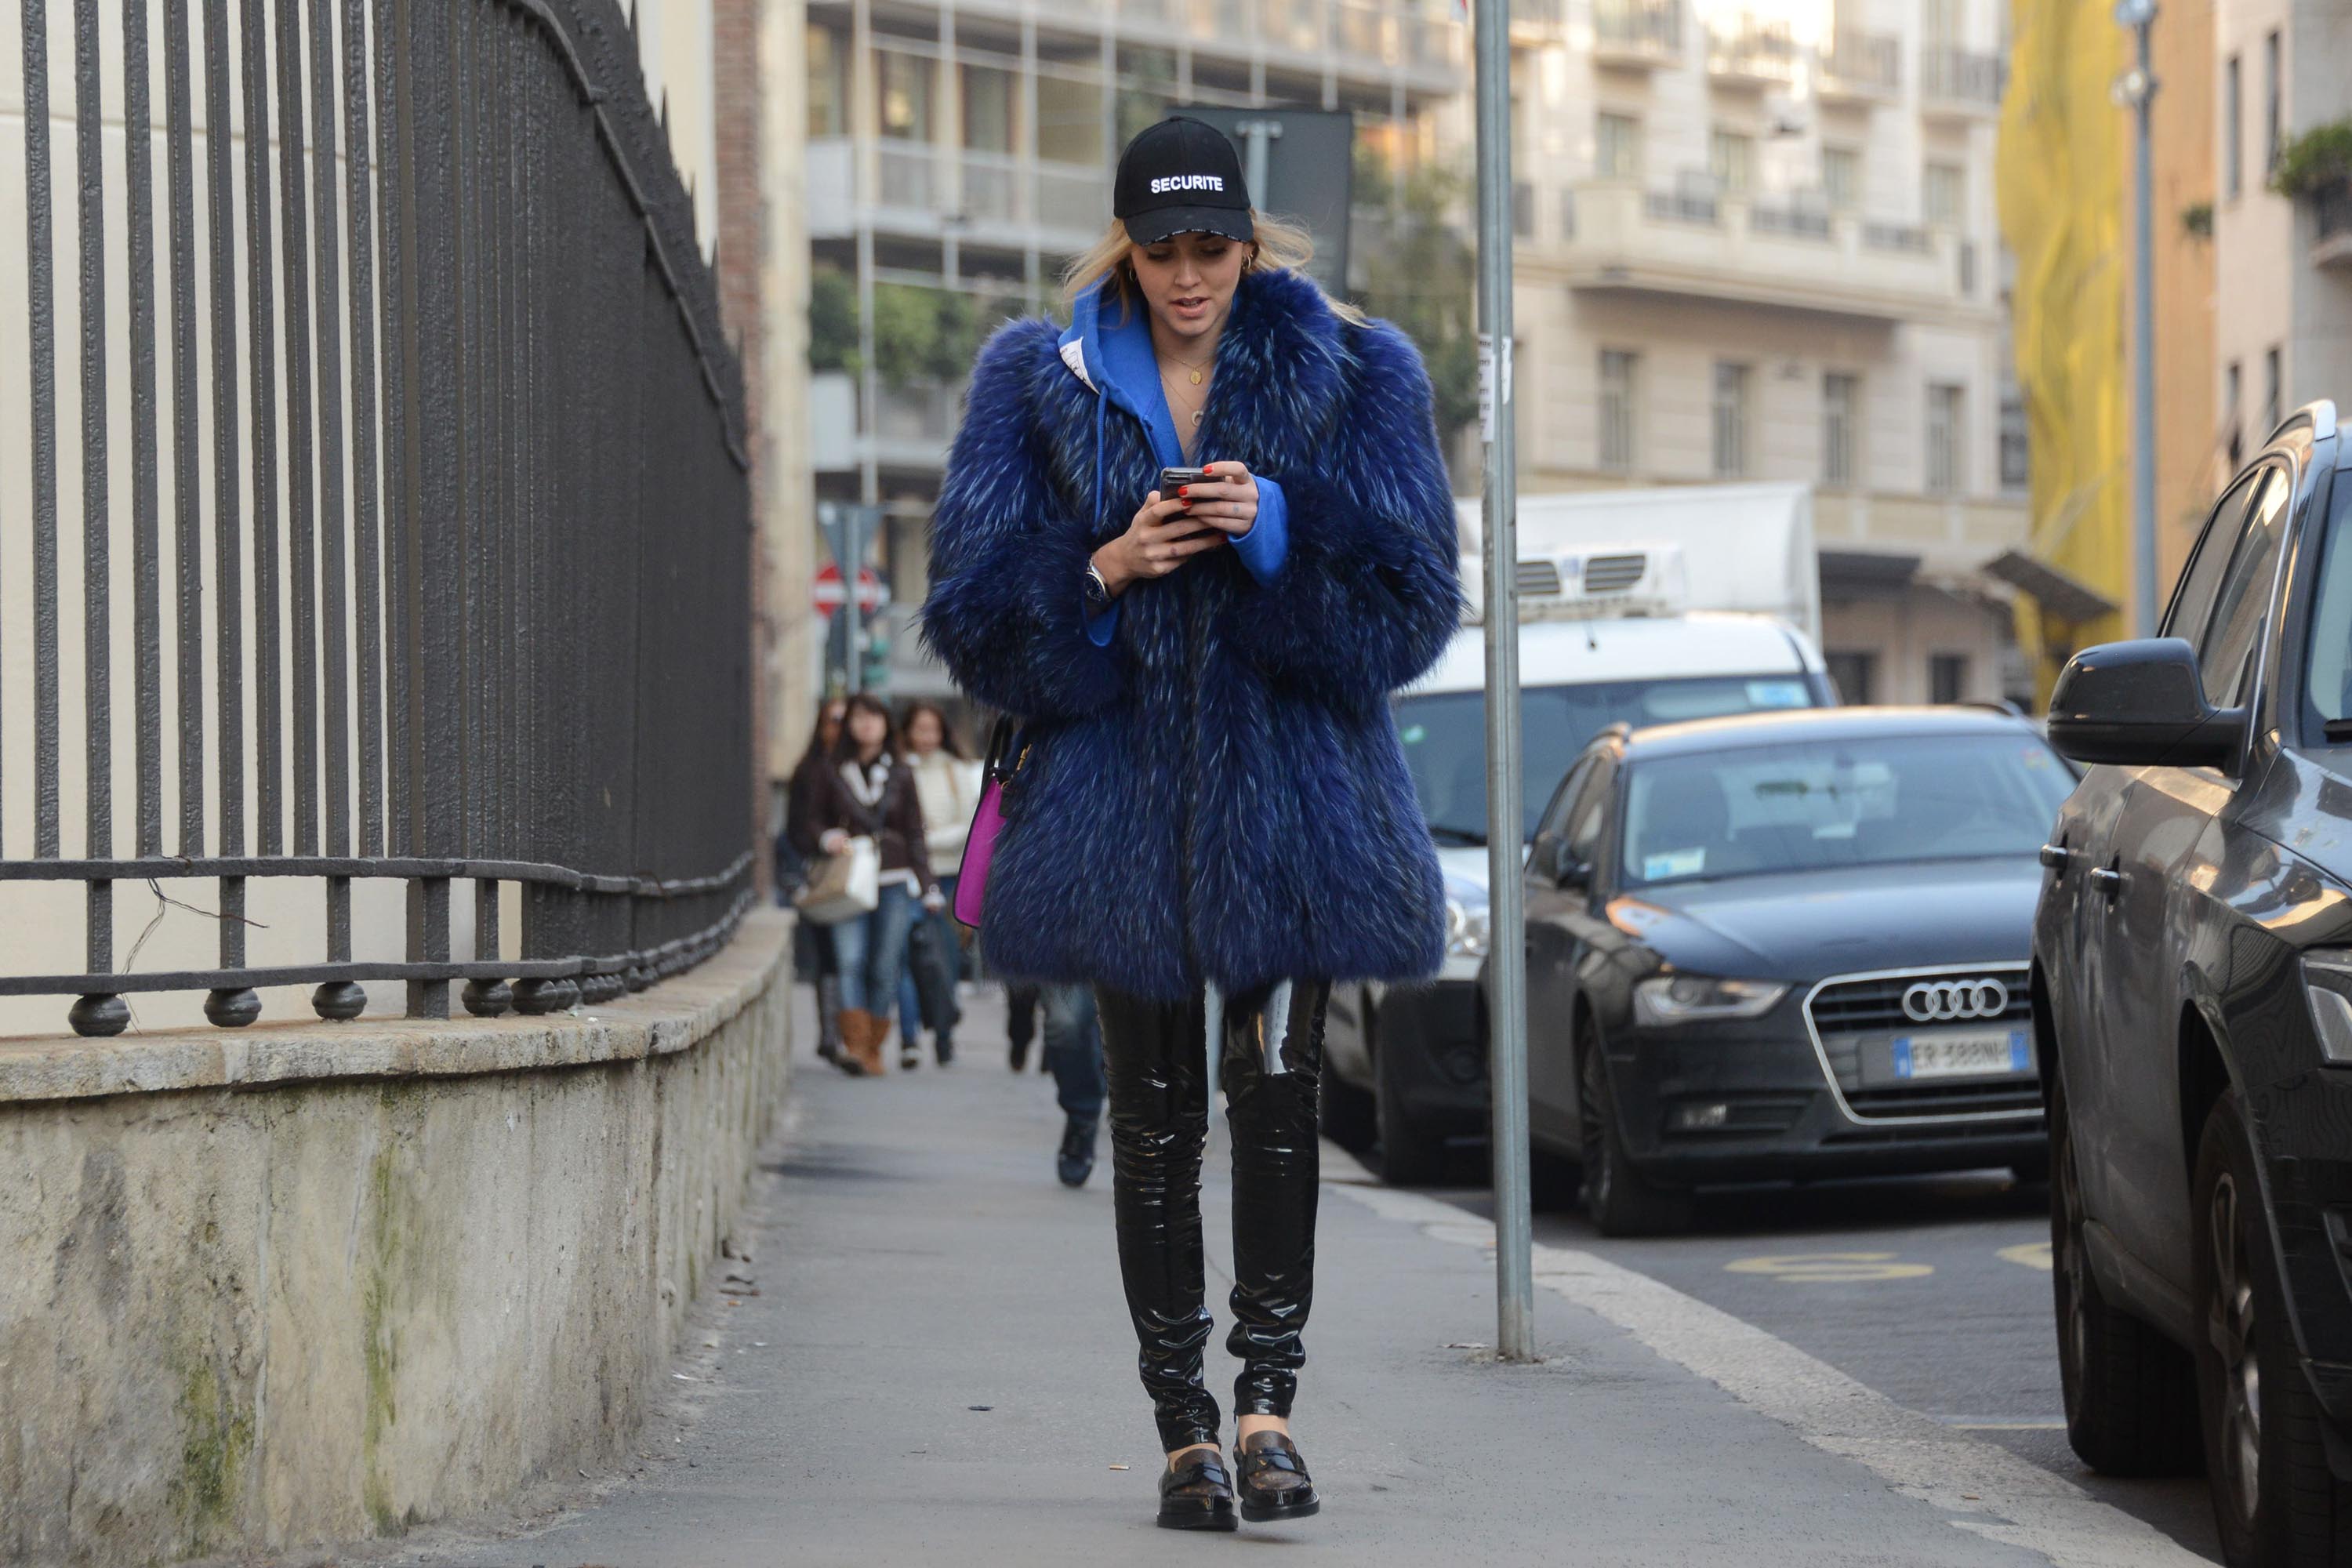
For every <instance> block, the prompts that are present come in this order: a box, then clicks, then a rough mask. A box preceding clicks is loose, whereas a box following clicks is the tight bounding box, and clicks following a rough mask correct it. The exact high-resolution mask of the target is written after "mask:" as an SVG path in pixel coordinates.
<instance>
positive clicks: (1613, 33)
mask: <svg viewBox="0 0 2352 1568" xmlns="http://www.w3.org/2000/svg"><path fill="white" fill-rule="evenodd" d="M1682 58H1683V7H1682V0H1593V6H1592V63H1593V64H1594V65H1597V66H1618V67H1622V68H1627V69H1632V70H1654V69H1656V68H1659V67H1661V66H1672V65H1678V64H1680V63H1681V61H1682Z"/></svg>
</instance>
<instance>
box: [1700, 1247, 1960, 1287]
mask: <svg viewBox="0 0 2352 1568" xmlns="http://www.w3.org/2000/svg"><path fill="white" fill-rule="evenodd" d="M1723 1267H1724V1269H1725V1271H1726V1272H1727V1273H1731V1274H1762V1275H1766V1276H1768V1277H1769V1278H1771V1279H1780V1280H1785V1281H1787V1282H1788V1283H1790V1284H1791V1285H1851V1284H1855V1283H1858V1282H1860V1281H1863V1280H1869V1279H1921V1278H1923V1277H1925V1276H1927V1275H1929V1274H1933V1273H1934V1272H1935V1271H1936V1270H1935V1267H1934V1266H1933V1265H1932V1264H1927V1263H1898V1262H1896V1261H1895V1254H1893V1253H1891V1252H1789V1253H1783V1254H1780V1256H1778V1257H1774V1258H1740V1259H1739V1260H1738V1261H1737V1262H1735V1263H1727V1264H1725V1265H1724V1266H1723Z"/></svg>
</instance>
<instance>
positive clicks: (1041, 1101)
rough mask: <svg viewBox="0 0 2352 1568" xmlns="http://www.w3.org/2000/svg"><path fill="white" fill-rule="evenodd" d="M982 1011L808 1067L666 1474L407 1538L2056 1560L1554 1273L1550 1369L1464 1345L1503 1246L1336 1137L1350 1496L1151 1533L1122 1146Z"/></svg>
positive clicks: (1303, 1411)
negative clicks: (1127, 1304)
mask: <svg viewBox="0 0 2352 1568" xmlns="http://www.w3.org/2000/svg"><path fill="white" fill-rule="evenodd" d="M803 1005H805V1003H804V1002H803ZM974 1014H975V1016H974V1017H973V1018H972V1019H971V1021H970V1022H969V1024H968V1025H967V1026H966V1030H965V1031H964V1033H965V1040H966V1043H965V1047H964V1048H965V1056H964V1058H963V1059H961V1060H960V1061H959V1062H958V1063H957V1064H956V1066H955V1067H954V1068H951V1069H950V1070H948V1071H945V1072H941V1071H938V1070H936V1069H933V1068H928V1067H927V1068H924V1069H923V1070H921V1071H919V1072H917V1073H915V1074H912V1075H908V1076H904V1077H900V1076H896V1075H894V1076H892V1077H890V1078H888V1079H884V1080H882V1081H879V1082H866V1081H854V1080H851V1079H844V1078H841V1077H839V1076H837V1075H835V1074H834V1073H832V1072H830V1071H829V1070H825V1069H824V1068H822V1067H821V1066H816V1067H814V1068H813V1069H812V1070H803V1071H801V1072H799V1073H797V1074H796V1075H795V1078H796V1083H795V1093H796V1095H797V1096H798V1105H797V1110H796V1114H795V1115H794V1117H793V1121H792V1123H791V1125H790V1127H789V1129H788V1131H787V1133H786V1134H785V1137H784V1139H783V1141H782V1146H780V1147H779V1148H777V1149H776V1150H775V1151H773V1152H772V1157H771V1158H770V1159H769V1160H768V1161H767V1163H766V1166H765V1169H764V1170H763V1172H762V1173H761V1175H760V1176H759V1177H758V1178H756V1183H757V1187H756V1191H755V1194H754V1203H753V1205H752V1213H753V1215H754V1217H755V1221H756V1224H757V1225H758V1229H757V1232H756V1234H755V1236H754V1237H753V1238H752V1250H753V1252H754V1258H753V1261H752V1262H751V1264H749V1265H747V1266H745V1267H744V1268H742V1270H741V1272H742V1273H743V1274H745V1275H748V1276H750V1277H751V1278H752V1279H755V1280H756V1289H758V1291H759V1292H760V1293H759V1294H757V1295H746V1296H740V1297H739V1298H737V1299H735V1300H734V1302H733V1303H732V1304H723V1303H714V1304H713V1305H711V1306H710V1307H709V1308H708V1309H707V1310H705V1311H704V1313H703V1314H702V1321H703V1322H704V1323H705V1324H707V1325H708V1326H707V1328H705V1329H702V1330H698V1331H697V1333H696V1334H695V1336H694V1338H693V1340H692V1341H691V1343H692V1345H693V1346H694V1347H695V1348H694V1349H693V1351H692V1352H691V1353H690V1354H689V1355H688V1357H687V1358H686V1359H685V1360H683V1361H681V1363H680V1364H679V1366H678V1368H677V1375H678V1377H679V1378H680V1379H691V1380H693V1381H690V1382H689V1381H678V1382H677V1392H678V1394H679V1396H680V1397H679V1400H678V1404H677V1408H676V1409H675V1410H674V1411H672V1412H670V1413H669V1414H668V1415H667V1416H665V1417H664V1418H663V1419H660V1420H657V1421H656V1423H654V1424H653V1426H651V1427H649V1429H648V1432H647V1441H646V1444H645V1451H646V1458H645V1460H644V1461H643V1462H642V1464H641V1465H639V1466H637V1467H634V1468H633V1471H632V1473H630V1474H628V1475H625V1476H622V1477H617V1478H609V1479H604V1480H603V1481H601V1482H599V1483H598V1484H596V1485H594V1486H593V1488H583V1494H582V1495H581V1496H580V1497H578V1498H576V1499H573V1500H571V1501H570V1504H569V1505H568V1506H565V1507H562V1508H561V1509H560V1510H558V1511H556V1512H555V1513H554V1514H553V1515H552V1516H551V1517H548V1516H542V1517H541V1519H539V1520H535V1521H531V1522H530V1523H529V1524H527V1525H525V1524H521V1523H520V1521H518V1522H517V1523H516V1524H511V1525H509V1527H508V1529H507V1530H504V1531H499V1535H500V1536H503V1539H499V1538H492V1537H490V1536H487V1535H485V1534H482V1533H479V1532H476V1531H466V1532H457V1531H435V1532H433V1533H432V1536H431V1537H430V1538H426V1537H423V1536H420V1537H415V1538H412V1539H411V1541H410V1542H408V1543H406V1545H405V1546H404V1548H403V1549H402V1550H401V1552H400V1558H401V1560H402V1561H404V1562H425V1563H485V1564H512V1565H518V1568H520V1565H530V1564H543V1565H546V1568H558V1565H570V1564H583V1563H594V1564H612V1565H627V1568H637V1565H643V1564H667V1563H692V1564H723V1563H757V1564H773V1563H793V1564H803V1563H807V1564H866V1563H888V1564H897V1563H989V1564H993V1563H1073V1564H1078V1563H1083V1564H1089V1565H1091V1564H1099V1563H1114V1562H1116V1563H1129V1562H1148V1563H1163V1562H1164V1563H1179V1562H1181V1563H1197V1562H1202V1561H1205V1560H1207V1559H1209V1558H1211V1557H1213V1556H1215V1555H1216V1554H1218V1553H1220V1552H1234V1551H1244V1552H1246V1551H1251V1550H1262V1549H1265V1548H1266V1547H1269V1546H1279V1547H1281V1548H1282V1549H1283V1550H1284V1552H1285V1553H1286V1560H1296V1561H1301V1562H1306V1561H1315V1562H1327V1561H1328V1562H1334V1563H1337V1562H1341V1561H1345V1562H1348V1563H1432V1562H1438V1561H1442V1560H1444V1559H1452V1560H1454V1561H1457V1562H1466V1563H1575V1564H1588V1563H1589V1564H1637V1563H1638V1564H1682V1563H1730V1564H1739V1565H1742V1568H1748V1565H1758V1568H1762V1565H1771V1564H1791V1565H1794V1564H1803V1565H1804V1568H1831V1565H1833V1564H1860V1563H1903V1564H1954V1565H1959V1564H1971V1565H1976V1564H1982V1565H1992V1564H2027V1563H2044V1562H2045V1559H2044V1558H2042V1556H2041V1555H2039V1554H2037V1553H2034V1552H2027V1551H2023V1550H2020V1549H2019V1548H2016V1547H2013V1546H2009V1545H2004V1544H2001V1543H1999V1542H1994V1541H1990V1540H1987V1539H1985V1538H1984V1537H1983V1536H1981V1535H1979V1534H1976V1533H1970V1532H1966V1531H1960V1530H1958V1529H1955V1528H1953V1525H1952V1522H1951V1521H1952V1518H1953V1516H1952V1515H1950V1514H1948V1513H1946V1512H1945V1511H1944V1510H1941V1509H1938V1508H1937V1507H1934V1506H1932V1505H1930V1504H1928V1503H1927V1502H1924V1501H1919V1500H1915V1499H1914V1498H1911V1497H1906V1496H1904V1495H1901V1494H1898V1493H1896V1492H1895V1491H1893V1490H1891V1489H1889V1488H1888V1487H1887V1485H1886V1484H1885V1482H1884V1481H1883V1480H1882V1479H1880V1478H1879V1477H1877V1476H1876V1475H1874V1474H1873V1473H1872V1472H1871V1471H1869V1470H1868V1469H1865V1468H1864V1467H1863V1466H1861V1465H1859V1464H1855V1463H1853V1462H1851V1461H1849V1460H1846V1459H1843V1458H1834V1457H1832V1455H1830V1454H1827V1453H1824V1452H1822V1449H1820V1448H1819V1447H1813V1446H1811V1445H1809V1444H1808V1443H1806V1442H1805V1441H1804V1440H1802V1439H1801V1437H1799V1436H1797V1435H1796V1434H1795V1433H1793V1432H1791V1431H1790V1429H1789V1428H1788V1427H1786V1426H1782V1425H1780V1424H1779V1423H1778V1422H1775V1421H1773V1420H1771V1419H1769V1418H1768V1417H1766V1416H1764V1415H1759V1414H1757V1413H1756V1412H1755V1411H1754V1410H1752V1409H1749V1408H1748V1407H1747V1406H1745V1405H1741V1404H1739V1403H1738V1402H1737V1401H1735V1400H1734V1399H1733V1398H1732V1396H1731V1395H1729V1394H1726V1393H1725V1392H1723V1391H1722V1390H1721V1389H1720V1388H1718V1387H1717V1386H1716V1384H1713V1383H1710V1382H1707V1381H1705V1380H1702V1379H1700V1378H1697V1377H1695V1376H1693V1375H1691V1374H1690V1373H1686V1372H1685V1371H1684V1370H1682V1369H1681V1368H1680V1367H1679V1366H1677V1365H1675V1364H1674V1363H1670V1362H1667V1361H1664V1360H1662V1359H1660V1357H1659V1356H1658V1355H1657V1354H1655V1353H1654V1352H1652V1351H1650V1350H1648V1349H1646V1348H1644V1347H1643V1345H1642V1344H1640V1343H1638V1342H1636V1341H1635V1340H1634V1339H1633V1337H1632V1336H1631V1335H1629V1334H1628V1333H1627V1332H1625V1331H1623V1330H1622V1329H1620V1328H1618V1327H1615V1326H1612V1324H1611V1323H1609V1322H1608V1321H1604V1320H1603V1319H1602V1318H1601V1317H1599V1316H1596V1315H1593V1314H1592V1313H1591V1312H1589V1311H1587V1310H1583V1309H1582V1308H1580V1307H1578V1306H1575V1305H1571V1304H1570V1303H1569V1302H1568V1301H1567V1300H1563V1299H1561V1298H1560V1297H1559V1295H1557V1294H1554V1293H1552V1292H1549V1291H1544V1292H1538V1307H1537V1310H1538V1331H1539V1334H1540V1339H1541V1343H1542V1349H1543V1352H1544V1355H1545V1357H1546V1359H1545V1360H1544V1361H1543V1363H1541V1364H1538V1365H1534V1366H1506V1365H1500V1364H1496V1363H1492V1362H1491V1361H1490V1360H1488V1359H1487V1358H1486V1355H1485V1354H1484V1353H1483V1352H1482V1351H1481V1350H1479V1349H1475V1348H1468V1347H1471V1346H1474V1345H1477V1344H1480V1343H1482V1342H1488V1341H1491V1340H1492V1339H1493V1337H1494V1322H1495V1313H1494V1295H1493V1274H1492V1268H1491V1266H1490V1265H1489V1264H1488V1263H1487V1262H1486V1255H1485V1254H1484V1253H1483V1252H1482V1251H1480V1250H1479V1249H1478V1248H1476V1247H1465V1246H1460V1245H1450V1244H1449V1243H1448V1242H1447V1241H1446V1240H1444V1239H1442V1238H1441V1237H1437V1236H1434V1235H1433V1234H1432V1233H1431V1231H1430V1229H1429V1227H1426V1226H1421V1225H1415V1224H1409V1223H1402V1222H1400V1221H1399V1220H1397V1219H1393V1218H1389V1217H1384V1216H1383V1215H1381V1214H1379V1213H1376V1212H1375V1211H1374V1209H1373V1208H1372V1207H1371V1206H1370V1205H1367V1204H1365V1203H1362V1202H1359V1201H1356V1200H1354V1199H1353V1198H1352V1197H1351V1196H1350V1195H1349V1193H1348V1192H1347V1191H1346V1188H1345V1184H1346V1183H1348V1182H1349V1181H1350V1180H1355V1181H1361V1180H1362V1179H1363V1178H1362V1174H1361V1173H1360V1170H1358V1169H1357V1168H1356V1167H1355V1166H1354V1165H1353V1163H1352V1162H1348V1161H1347V1160H1346V1158H1345V1156H1344V1155H1336V1151H1332V1152H1330V1153H1331V1154H1333V1155H1336V1158H1327V1163H1326V1172H1325V1174H1326V1182H1327V1185H1326V1188H1325V1194H1324V1203H1323V1209H1322V1227H1321V1232H1320V1244H1319V1268H1318V1280H1317V1300H1316V1310H1315V1316H1314V1320H1313V1323H1312V1325H1311V1327H1310V1329H1309V1331H1308V1335H1307V1344H1308V1349H1309V1352H1310V1361H1309V1363H1308V1365H1307V1370H1306V1372H1305V1373H1304V1374H1303V1377H1302V1382H1301V1386H1300V1394H1299V1402H1298V1406H1297V1413H1296V1417H1295V1420H1294V1423H1293V1425H1294V1428H1295V1430H1296V1432H1297V1436H1298V1439H1299V1442H1300V1446H1301V1447H1302V1449H1303V1450H1304V1452H1305V1453H1306V1454H1307V1458H1308V1459H1309V1461H1310V1462H1311V1464H1312V1465H1313V1467H1314V1470H1315V1475H1316V1480H1317V1484H1318V1487H1319V1488H1320V1489H1321V1491H1322V1493H1323V1495H1324V1498H1325V1503H1324V1509H1323V1512H1322V1514H1321V1515H1320V1516H1319V1517H1318V1518H1315V1519H1312V1520H1308V1521H1301V1522H1299V1523H1297V1524H1294V1525H1288V1526H1284V1527H1278V1528H1277V1527H1273V1526H1244V1529H1243V1531H1242V1532H1241V1533H1240V1535H1239V1536H1238V1537H1237V1538H1223V1537H1202V1536H1193V1535H1179V1534H1175V1533H1173V1532H1169V1531H1159V1530H1156V1529H1154V1528H1153V1527H1152V1523H1151V1517H1152V1510H1153V1508H1154V1506H1155V1501H1156V1499H1155V1493H1154V1489H1153V1483H1154V1479H1155V1475H1156V1471H1157V1469H1158V1468H1159V1466H1160V1454H1159V1452H1158V1446H1157V1443H1156V1440H1155V1438H1154V1436H1153V1432H1152V1426H1151V1419H1150V1405H1149V1403H1148V1402H1147V1401H1146V1399H1145V1398H1144V1395H1143V1393H1142V1390H1141V1388H1140V1386H1139V1384H1138V1383H1137V1381H1136V1378H1135V1372H1134V1366H1135V1346H1134V1341H1133V1339H1132V1337H1131V1336H1130V1334H1129V1329H1128V1324H1127V1318H1126V1312H1125V1308H1124V1304H1123V1302H1122V1300H1121V1297H1120V1292H1119V1284H1118V1270H1117V1266H1116V1259H1115V1257H1114V1254H1113V1250H1112V1233H1111V1205H1110V1191H1109V1167H1108V1139H1107V1138H1106V1141H1105V1159H1104V1163H1102V1165H1101V1166H1100V1167H1099V1168H1098V1169H1097V1173H1096V1175H1095V1179H1094V1181H1093V1182H1092V1183H1091V1184H1089V1185H1088V1186H1087V1187H1086V1188H1085V1189H1083V1190H1081V1191H1077V1192H1071V1191H1068V1190H1066V1189H1065V1188H1063V1187H1061V1186H1059V1185H1058V1184H1055V1180H1054V1175H1053V1150H1054V1144H1055V1139H1056V1137H1057V1134H1058V1131H1059V1126H1060V1113H1059V1112H1058V1111H1057V1110H1055V1107H1054V1104H1053V1096H1052V1089H1051V1085H1050V1082H1049V1081H1048V1080H1046V1079H1041V1078H1039V1077H1038V1076H1036V1075H1035V1074H1034V1071H1033V1072H1031V1073H1029V1074H1025V1075H1023V1076H1021V1077H1018V1078H1016V1077H1013V1075H1011V1074H1009V1073H1008V1072H1007V1071H1006V1070H1005V1063H1004V1056H1003V1046H1002V1044H1001V1041H1002V1031H1001V1025H1000V1024H999V1023H998V1022H997V1020H998V1019H999V1018H1000V1017H1001V1013H1000V1012H999V1011H998V1010H997V1009H996V1008H995V1007H993V1006H992V1005H981V1006H975V1008H974ZM796 1037H798V1038H800V1039H803V1040H806V1039H808V1038H809V1037H810V1036H809V1035H808V1034H807V1033H805V1032H802V1033H799V1034H797V1036H796ZM1216 1129H1217V1130H1216V1134H1215V1138H1216V1141H1215V1142H1214V1143H1213V1146H1212V1149H1211V1151H1210V1156H1209V1163H1208V1176H1209V1184H1210V1191H1209V1193H1208V1194H1207V1196H1206V1200H1205V1201H1206V1205H1207V1215H1208V1221H1209V1232H1210V1236H1211V1238H1212V1239H1211V1246H1210V1258H1211V1272H1212V1279H1211V1284H1210V1289H1211V1294H1212V1305H1213V1309H1214V1310H1215V1311H1216V1314H1217V1317H1218V1320H1219V1324H1218V1333H1217V1336H1216V1339H1215V1340H1214V1341H1213V1344H1214V1345H1215V1346H1217V1347H1219V1348H1216V1349H1213V1352H1212V1355H1211V1360H1210V1366H1209V1376H1210V1381H1211V1384H1212V1386H1213V1387H1214V1388H1216V1389H1217V1390H1218V1392H1219V1398H1220V1402H1221V1403H1224V1402H1226V1401H1227V1400H1228V1399H1229V1396H1230V1384H1231V1380H1232V1376H1233V1373H1234V1366H1233V1363H1231V1362H1230V1360H1228V1359H1227V1358H1226V1357H1225V1356H1224V1354H1223V1351H1222V1348H1221V1347H1222V1342H1223V1331H1224V1328H1225V1325H1226V1322H1227V1321H1228V1320H1227V1314H1226V1312H1225V1309H1224V1301H1223V1292H1224V1290H1225V1289H1227V1288H1228V1286H1229V1284H1230V1272H1229V1268H1228V1267H1227V1264H1228V1261H1229V1259H1228V1257H1227V1247H1226V1246H1225V1242H1224V1235H1225V1230H1226V1212H1227V1210H1226V1191H1225V1182H1224V1167H1225V1159H1226V1156H1225V1150H1224V1145H1223V1119H1222V1115H1220V1116H1219V1117H1218V1118H1217V1122H1216ZM1465 1223H1471V1224H1475V1222H1472V1221H1469V1220H1468V1216H1465ZM1441 1228H1442V1227H1441ZM1229 1419H1230V1418H1229ZM1119 1467H1126V1468H1119ZM516 1529H520V1530H521V1531H523V1532H522V1533H510V1532H509V1531H513V1530H516Z"/></svg>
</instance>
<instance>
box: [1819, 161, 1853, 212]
mask: <svg viewBox="0 0 2352 1568" xmlns="http://www.w3.org/2000/svg"><path fill="white" fill-rule="evenodd" d="M1822 195H1824V196H1825V197H1827V198H1828V200H1829V204H1830V211H1832V212H1835V213H1850V212H1852V211H1853V210H1854V208H1856V207H1858V206H1860V205H1862V153H1860V152H1859V151H1858V150H1856V149H1854V148H1852V147H1824V148H1822Z"/></svg>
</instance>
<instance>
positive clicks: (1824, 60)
mask: <svg viewBox="0 0 2352 1568" xmlns="http://www.w3.org/2000/svg"><path fill="white" fill-rule="evenodd" d="M1814 90H1815V91H1816V92H1817V93H1819V95H1820V96H1821V99H1822V102H1824V103H1859V104H1871V103H1887V102H1892V101H1893V100H1895V98H1897V97H1899V96H1901V94H1902V91H1903V44H1902V40H1900V39H1898V38H1896V37H1894V36H1893V35H1891V34H1887V33H1864V32H1857V31H1855V30H1853V28H1850V27H1841V28H1839V29H1838V30H1837V32H1836V34H1835V35H1834V36H1833V37H1832V38H1831V39H1830V42H1829V46H1828V47H1826V48H1824V49H1822V52H1821V72H1820V75H1819V77H1818V78H1817V79H1816V80H1815V84H1814Z"/></svg>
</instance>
